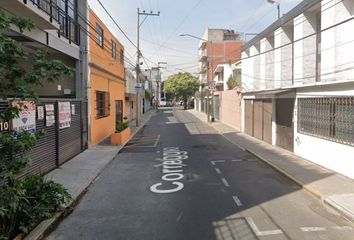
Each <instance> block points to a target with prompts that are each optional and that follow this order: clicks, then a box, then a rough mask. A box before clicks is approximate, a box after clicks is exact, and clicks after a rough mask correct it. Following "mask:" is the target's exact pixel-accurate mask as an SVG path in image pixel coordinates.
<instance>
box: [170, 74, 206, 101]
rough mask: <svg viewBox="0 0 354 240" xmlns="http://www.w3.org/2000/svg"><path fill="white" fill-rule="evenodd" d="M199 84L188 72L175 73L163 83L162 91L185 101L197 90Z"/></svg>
mask: <svg viewBox="0 0 354 240" xmlns="http://www.w3.org/2000/svg"><path fill="white" fill-rule="evenodd" d="M199 86H200V84H199V81H198V79H197V78H196V77H194V76H193V75H192V74H190V73H181V72H180V73H177V74H174V75H172V76H170V77H169V78H168V79H167V80H166V82H165V83H164V91H165V92H166V93H168V94H172V95H173V97H175V98H177V99H180V100H183V101H184V102H187V101H188V99H189V98H190V97H192V96H194V94H195V93H196V91H198V88H199Z"/></svg>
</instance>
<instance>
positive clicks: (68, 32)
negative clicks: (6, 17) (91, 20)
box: [23, 0, 80, 45]
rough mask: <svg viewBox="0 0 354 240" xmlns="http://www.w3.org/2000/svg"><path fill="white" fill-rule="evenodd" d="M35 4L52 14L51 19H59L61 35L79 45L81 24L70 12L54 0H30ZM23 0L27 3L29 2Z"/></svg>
mask: <svg viewBox="0 0 354 240" xmlns="http://www.w3.org/2000/svg"><path fill="white" fill-rule="evenodd" d="M28 1H29V2H31V3H32V4H33V5H35V6H37V7H38V8H39V9H40V10H42V11H43V12H45V13H46V14H48V15H49V16H50V21H51V22H52V21H53V20H55V21H57V22H58V23H59V24H60V29H59V32H58V35H59V36H63V37H65V38H67V39H68V40H69V42H70V43H71V42H73V43H75V44H77V45H79V44H80V36H79V32H80V25H79V24H78V22H77V21H76V20H75V19H73V18H72V17H70V16H69V15H68V13H67V12H66V11H65V10H64V9H62V8H60V6H59V5H58V4H57V3H56V1H53V0H28ZM28 1H27V0H23V2H24V3H25V4H27V2H28Z"/></svg>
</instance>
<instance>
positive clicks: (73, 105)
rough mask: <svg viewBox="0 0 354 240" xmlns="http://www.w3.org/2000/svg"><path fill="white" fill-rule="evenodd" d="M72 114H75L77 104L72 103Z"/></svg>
mask: <svg viewBox="0 0 354 240" xmlns="http://www.w3.org/2000/svg"><path fill="white" fill-rule="evenodd" d="M71 115H75V104H71Z"/></svg>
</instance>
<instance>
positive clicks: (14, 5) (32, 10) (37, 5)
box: [0, 0, 60, 30]
mask: <svg viewBox="0 0 354 240" xmlns="http://www.w3.org/2000/svg"><path fill="white" fill-rule="evenodd" d="M48 1H49V0H46V1H43V0H42V1H39V0H2V1H1V3H0V6H1V7H2V8H4V9H5V10H7V11H8V12H10V13H12V14H15V15H18V16H22V17H25V18H28V19H31V20H32V21H33V22H34V23H35V25H36V26H37V27H39V28H41V29H51V30H55V29H56V30H58V29H59V27H60V24H59V22H58V21H57V19H56V18H54V11H53V10H54V9H53V6H52V4H51V1H50V2H48Z"/></svg>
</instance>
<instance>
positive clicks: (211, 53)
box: [179, 33, 215, 122]
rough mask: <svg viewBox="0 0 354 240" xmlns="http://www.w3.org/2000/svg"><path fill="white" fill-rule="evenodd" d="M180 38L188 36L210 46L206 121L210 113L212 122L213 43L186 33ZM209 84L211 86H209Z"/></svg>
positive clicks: (213, 105)
mask: <svg viewBox="0 0 354 240" xmlns="http://www.w3.org/2000/svg"><path fill="white" fill-rule="evenodd" d="M179 35H180V36H181V37H185V36H188V37H191V38H195V39H198V40H201V41H203V42H205V43H207V44H210V70H211V73H210V75H209V76H210V78H211V79H210V81H208V93H207V99H208V100H207V121H208V122H209V116H210V112H211V121H212V122H214V120H215V113H214V109H215V102H214V93H212V95H211V98H212V100H211V101H212V104H211V109H210V107H209V106H210V103H209V102H210V100H209V98H210V89H209V87H210V88H212V89H214V84H213V83H214V57H213V42H212V41H210V40H206V39H203V38H200V37H197V36H194V35H192V34H188V33H180V34H179ZM209 84H211V86H209Z"/></svg>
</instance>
